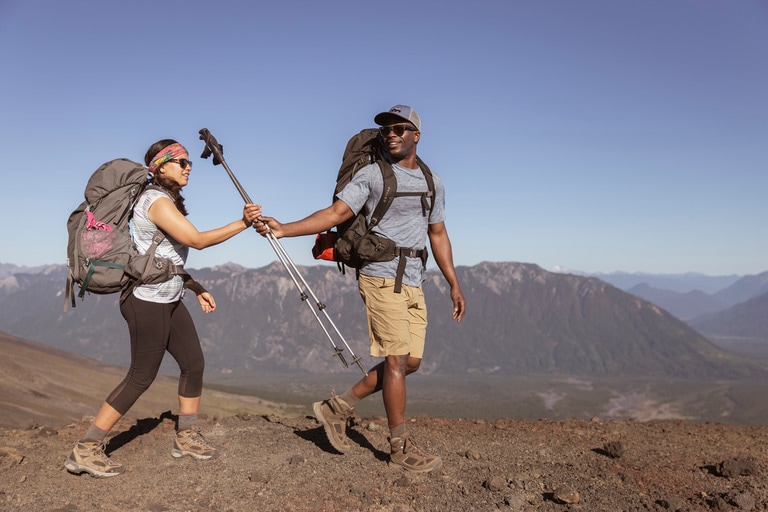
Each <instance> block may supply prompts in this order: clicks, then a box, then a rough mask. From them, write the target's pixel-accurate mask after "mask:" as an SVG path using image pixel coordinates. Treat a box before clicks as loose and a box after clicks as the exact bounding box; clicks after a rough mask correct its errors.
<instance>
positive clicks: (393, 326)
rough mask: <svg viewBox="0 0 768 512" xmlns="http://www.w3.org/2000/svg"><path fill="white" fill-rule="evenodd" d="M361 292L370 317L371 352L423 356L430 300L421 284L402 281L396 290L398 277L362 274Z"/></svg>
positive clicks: (372, 354) (373, 353)
mask: <svg viewBox="0 0 768 512" xmlns="http://www.w3.org/2000/svg"><path fill="white" fill-rule="evenodd" d="M358 289H359V290H360V296H361V297H362V298H363V303H365V311H366V316H367V317H368V334H369V335H370V337H371V356H372V357H385V356H402V355H407V354H410V355H411V357H416V358H419V359H421V358H422V357H423V356H424V339H425V337H426V334H427V304H426V302H425V301H424V292H423V291H422V289H421V286H418V287H414V286H408V285H406V284H403V289H402V291H401V293H395V292H394V289H395V280H394V279H389V278H382V277H371V276H366V275H363V274H360V280H359V281H358Z"/></svg>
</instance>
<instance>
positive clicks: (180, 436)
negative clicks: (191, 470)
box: [171, 427, 219, 460]
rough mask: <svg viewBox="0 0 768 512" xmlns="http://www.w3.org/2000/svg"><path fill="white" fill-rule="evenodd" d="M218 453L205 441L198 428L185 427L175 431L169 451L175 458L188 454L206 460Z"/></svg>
mask: <svg viewBox="0 0 768 512" xmlns="http://www.w3.org/2000/svg"><path fill="white" fill-rule="evenodd" d="M218 454H219V451H218V450H216V449H215V448H212V447H211V446H210V445H209V444H208V443H207V442H206V441H205V438H204V437H203V434H201V433H200V429H199V428H197V427H192V428H185V429H184V430H179V431H178V432H176V439H174V441H173V451H172V452H171V455H173V456H174V457H175V458H177V459H178V458H179V457H183V456H185V455H189V456H190V457H193V458H195V459H197V460H208V459H212V458H214V457H216V456H217V455H218Z"/></svg>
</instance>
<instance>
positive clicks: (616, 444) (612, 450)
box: [603, 441, 624, 459]
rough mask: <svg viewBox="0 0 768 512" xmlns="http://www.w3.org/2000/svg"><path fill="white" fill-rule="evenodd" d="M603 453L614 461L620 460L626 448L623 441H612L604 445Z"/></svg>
mask: <svg viewBox="0 0 768 512" xmlns="http://www.w3.org/2000/svg"><path fill="white" fill-rule="evenodd" d="M603 453H605V454H606V455H607V456H608V457H610V458H612V459H619V458H621V457H622V456H623V455H624V446H623V445H622V444H621V441H611V442H609V443H605V444H604V445H603Z"/></svg>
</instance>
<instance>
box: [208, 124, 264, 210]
mask: <svg viewBox="0 0 768 512" xmlns="http://www.w3.org/2000/svg"><path fill="white" fill-rule="evenodd" d="M199 133H200V140H202V141H203V142H205V149H204V150H203V153H202V154H201V155H200V158H208V157H209V156H211V155H213V165H219V164H221V165H222V166H224V169H225V170H226V171H227V174H228V175H229V179H231V180H232V183H234V184H235V188H237V191H238V192H240V196H241V197H242V198H243V201H245V202H246V203H253V201H251V198H250V197H248V193H247V192H246V191H245V189H244V188H243V187H242V185H240V182H239V181H237V178H236V177H235V175H234V174H233V173H232V170H231V169H230V168H229V166H228V165H227V161H226V160H224V146H222V145H221V144H219V141H217V140H216V137H214V136H213V134H212V133H211V132H210V131H208V128H203V129H202V130H200V132H199Z"/></svg>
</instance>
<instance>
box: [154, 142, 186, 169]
mask: <svg viewBox="0 0 768 512" xmlns="http://www.w3.org/2000/svg"><path fill="white" fill-rule="evenodd" d="M188 154H189V153H188V152H187V150H186V148H184V146H182V145H181V144H179V143H178V142H177V143H176V144H171V145H170V146H166V147H164V148H163V149H162V151H160V152H159V153H158V154H156V155H155V158H153V159H152V161H151V162H149V172H155V171H156V170H157V168H158V167H160V166H161V165H163V164H164V163H165V162H167V161H169V160H173V159H174V158H179V157H181V156H183V155H188Z"/></svg>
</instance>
